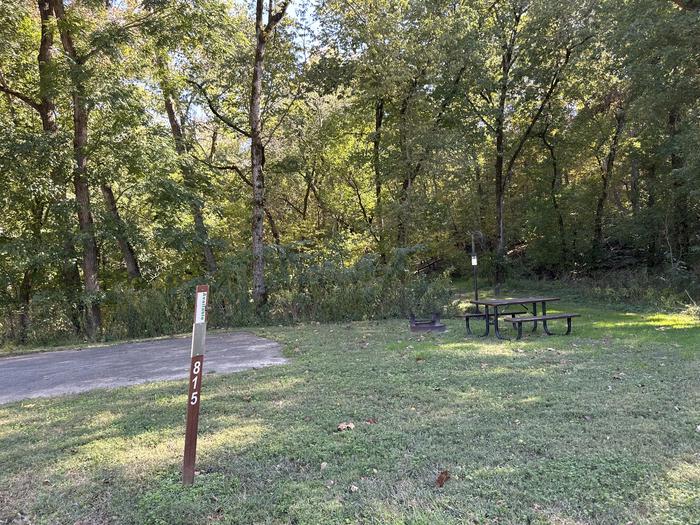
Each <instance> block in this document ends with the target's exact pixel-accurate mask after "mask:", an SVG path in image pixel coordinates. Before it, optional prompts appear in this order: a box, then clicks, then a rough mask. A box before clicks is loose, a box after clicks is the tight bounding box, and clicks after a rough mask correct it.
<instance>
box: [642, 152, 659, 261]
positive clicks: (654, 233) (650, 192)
mask: <svg viewBox="0 0 700 525" xmlns="http://www.w3.org/2000/svg"><path fill="white" fill-rule="evenodd" d="M646 171H647V177H646V179H647V183H646V186H647V204H646V213H645V215H646V217H647V221H646V222H647V224H646V231H647V233H648V234H649V238H648V242H647V266H648V267H650V268H654V267H656V266H658V265H659V264H660V263H661V261H662V258H661V257H660V254H659V232H660V230H661V224H660V223H659V222H660V221H659V219H658V216H657V210H656V191H657V187H656V186H657V181H656V166H654V165H653V164H652V165H651V166H650V167H649V169H648V170H646Z"/></svg>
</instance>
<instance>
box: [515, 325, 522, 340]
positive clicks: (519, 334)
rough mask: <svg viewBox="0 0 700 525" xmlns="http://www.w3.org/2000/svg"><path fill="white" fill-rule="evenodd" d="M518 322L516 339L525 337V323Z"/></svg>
mask: <svg viewBox="0 0 700 525" xmlns="http://www.w3.org/2000/svg"><path fill="white" fill-rule="evenodd" d="M517 324H518V335H517V336H516V337H515V339H516V340H517V339H522V338H523V323H517Z"/></svg>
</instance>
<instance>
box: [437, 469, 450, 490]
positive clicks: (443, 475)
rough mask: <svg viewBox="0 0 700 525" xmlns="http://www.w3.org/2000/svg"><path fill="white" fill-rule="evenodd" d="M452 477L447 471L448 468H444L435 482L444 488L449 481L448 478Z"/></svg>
mask: <svg viewBox="0 0 700 525" xmlns="http://www.w3.org/2000/svg"><path fill="white" fill-rule="evenodd" d="M448 479H450V473H449V472H447V471H446V470H443V471H442V472H440V474H438V477H437V479H436V480H435V484H436V485H437V486H438V487H439V488H442V487H443V485H444V484H445V483H447V480H448Z"/></svg>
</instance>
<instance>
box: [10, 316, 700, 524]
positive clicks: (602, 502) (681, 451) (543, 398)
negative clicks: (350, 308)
mask: <svg viewBox="0 0 700 525" xmlns="http://www.w3.org/2000/svg"><path fill="white" fill-rule="evenodd" d="M557 306H558V309H559V310H565V311H577V312H580V313H581V314H583V317H582V318H581V319H575V320H574V335H572V336H569V337H546V336H536V337H529V338H528V339H526V340H524V341H521V342H516V341H513V342H498V341H495V340H493V339H489V340H484V339H480V338H478V337H474V338H468V339H467V338H465V334H464V327H463V325H462V323H460V322H458V321H457V320H454V321H448V326H449V331H448V332H447V333H444V334H439V335H427V336H423V337H421V336H415V335H414V336H412V335H411V334H410V333H409V332H408V327H407V323H406V322H404V321H382V322H360V323H339V324H333V325H306V326H298V327H280V328H268V329H264V330H257V331H258V332H259V333H260V334H261V335H265V336H268V337H271V338H274V339H277V340H279V341H282V342H283V343H284V344H285V346H286V350H285V352H286V354H287V356H288V357H289V358H290V363H289V364H288V365H285V366H281V367H274V368H266V369H260V370H252V371H248V372H244V373H239V374H234V375H228V376H216V375H208V376H206V378H205V381H204V390H203V397H202V399H203V400H202V415H201V423H200V441H199V457H198V468H199V475H198V476H197V478H196V480H195V484H194V486H193V487H191V488H183V487H182V486H181V484H180V474H179V468H180V462H181V459H182V448H183V433H184V416H185V408H186V387H187V385H186V381H185V380H183V381H175V382H164V383H156V384H151V385H144V386H137V387H129V388H122V389H118V390H112V391H97V392H92V393H87V394H81V395H75V396H66V397H61V398H55V399H48V400H31V401H26V402H22V403H16V404H12V405H4V406H0V421H1V422H2V423H1V426H0V523H5V522H7V523H32V524H39V523H52V524H53V523H56V524H73V523H81V524H93V523H134V524H155V523H163V524H178V523H182V524H188V525H192V524H204V523H241V524H251V523H270V524H277V523H279V524H282V523H298V524H305V523H318V524H332V523H363V524H369V523H388V524H401V523H412V524H419V523H421V524H422V523H424V524H436V523H494V524H495V523H498V524H503V523H513V524H525V523H533V524H534V523H553V524H571V525H574V524H587V523H609V524H627V523H632V524H634V525H641V524H666V523H668V524H671V523H675V524H697V523H700V499H699V496H698V495H699V494H700V432H698V431H697V430H696V427H697V426H698V425H700V352H699V350H698V348H699V347H700V324H698V322H697V321H693V320H692V319H691V318H689V317H683V316H680V315H661V314H653V313H640V312H625V311H620V310H608V311H604V312H601V308H604V307H605V306H604V305H595V304H592V303H587V304H573V303H566V302H563V304H561V305H557ZM205 370H206V361H205ZM368 420H372V421H375V420H376V422H373V423H371V424H370V423H367V422H366V421H368ZM345 421H350V422H353V423H354V424H355V428H354V430H351V431H346V432H337V431H336V427H337V426H338V424H339V423H341V422H345ZM443 470H447V471H449V473H450V475H451V477H450V479H449V480H448V481H447V482H446V483H445V484H444V486H443V487H442V488H438V487H437V486H436V483H435V480H436V477H437V476H438V474H439V473H440V472H441V471H443ZM3 520H4V521H3ZM13 520H14V521H13Z"/></svg>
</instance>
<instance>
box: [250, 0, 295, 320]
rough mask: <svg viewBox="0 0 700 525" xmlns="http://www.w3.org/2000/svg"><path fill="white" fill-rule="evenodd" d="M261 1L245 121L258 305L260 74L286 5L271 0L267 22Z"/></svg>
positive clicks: (263, 297) (261, 264)
mask: <svg viewBox="0 0 700 525" xmlns="http://www.w3.org/2000/svg"><path fill="white" fill-rule="evenodd" d="M264 4H265V2H264V1H263V0H257V1H256V4H255V57H254V59H253V78H252V81H251V90H250V107H249V113H248V122H249V124H250V164H251V182H252V183H253V238H252V249H253V301H255V304H256V306H257V307H258V308H260V307H262V306H263V305H264V304H265V303H266V302H267V287H266V286H265V234H264V221H265V173H264V168H265V144H264V143H263V119H262V113H261V102H262V96H263V75H264V72H265V48H266V47H267V42H268V39H269V38H270V36H271V34H272V32H273V31H274V29H275V27H276V26H277V24H279V22H280V21H281V20H282V18H283V17H284V14H285V12H286V11H287V6H288V5H289V1H288V0H283V1H282V2H280V3H279V5H278V6H276V8H275V7H274V6H273V3H272V1H270V3H269V5H268V9H267V21H266V22H265V20H264Z"/></svg>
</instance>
